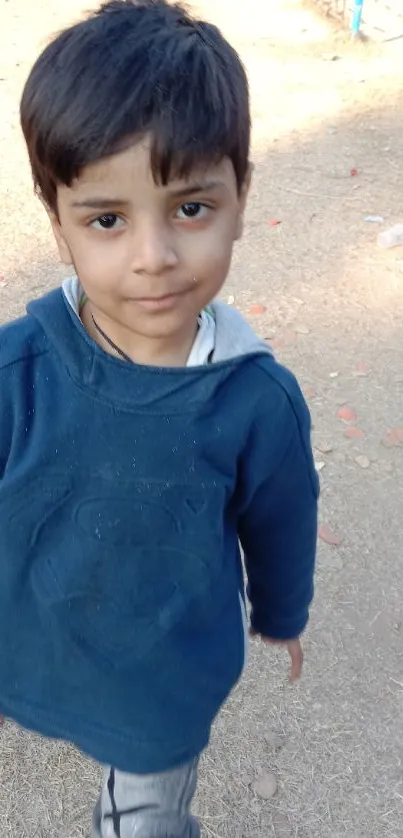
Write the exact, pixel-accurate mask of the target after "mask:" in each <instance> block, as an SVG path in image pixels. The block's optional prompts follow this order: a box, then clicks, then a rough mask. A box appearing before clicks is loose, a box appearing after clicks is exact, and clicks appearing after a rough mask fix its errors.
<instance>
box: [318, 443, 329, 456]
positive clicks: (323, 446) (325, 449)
mask: <svg viewBox="0 0 403 838" xmlns="http://www.w3.org/2000/svg"><path fill="white" fill-rule="evenodd" d="M315 448H316V450H317V451H319V452H320V453H321V454H331V453H332V451H333V445H331V443H330V442H316V443H315Z"/></svg>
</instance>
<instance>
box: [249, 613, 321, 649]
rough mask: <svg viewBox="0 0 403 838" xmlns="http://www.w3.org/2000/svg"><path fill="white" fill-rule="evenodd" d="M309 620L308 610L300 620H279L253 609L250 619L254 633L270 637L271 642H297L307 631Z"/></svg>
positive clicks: (300, 616)
mask: <svg viewBox="0 0 403 838" xmlns="http://www.w3.org/2000/svg"><path fill="white" fill-rule="evenodd" d="M308 620H309V612H308V610H307V611H305V612H304V613H303V614H301V615H299V616H298V618H295V617H293V618H292V620H278V619H273V618H270V616H268V615H267V614H262V613H259V612H258V611H256V610H255V609H252V613H251V618H250V622H251V626H252V629H253V631H255V632H256V633H257V634H262V635H263V636H264V637H269V638H270V639H271V640H280V641H281V640H295V638H297V637H299V636H300V635H301V634H302V633H303V632H304V631H305V629H306V626H307V624H308Z"/></svg>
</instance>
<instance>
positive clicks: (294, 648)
mask: <svg viewBox="0 0 403 838" xmlns="http://www.w3.org/2000/svg"><path fill="white" fill-rule="evenodd" d="M249 634H250V636H251V637H260V639H261V640H263V643H266V644H267V645H268V646H285V647H286V649H287V651H288V654H289V656H290V659H291V672H290V681H297V680H298V678H300V677H301V673H302V666H303V663H304V653H303V651H302V646H301V641H300V639H299V637H296V638H295V640H274V639H273V638H271V637H265V636H264V635H263V634H260V635H259V634H258V632H256V631H254V629H252V628H251V629H249Z"/></svg>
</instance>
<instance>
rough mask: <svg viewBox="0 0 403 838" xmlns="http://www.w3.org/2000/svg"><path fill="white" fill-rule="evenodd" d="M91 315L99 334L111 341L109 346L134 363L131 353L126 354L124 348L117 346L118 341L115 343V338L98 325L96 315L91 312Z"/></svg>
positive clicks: (125, 359)
mask: <svg viewBox="0 0 403 838" xmlns="http://www.w3.org/2000/svg"><path fill="white" fill-rule="evenodd" d="M91 317H92V322H93V324H94V326H95V328H96V330H97V332H99V334H100V335H101V336H102V337H103V339H104V340H106V342H107V343H109V346H111V347H112V349H114V350H115V352H117V353H118V355H120V357H121V358H123V360H124V361H128V362H129V364H134V361H133V359H132V358H130V357H129V355H126V352H123V349H120V348H119V346H117V345H116V343H114V342H113V340H112V339H111V338H110V337H108V335H107V334H106V332H104V330H103V329H101V327H100V326H98V323H97V321H96V320H95V317H94V315H93V314H91Z"/></svg>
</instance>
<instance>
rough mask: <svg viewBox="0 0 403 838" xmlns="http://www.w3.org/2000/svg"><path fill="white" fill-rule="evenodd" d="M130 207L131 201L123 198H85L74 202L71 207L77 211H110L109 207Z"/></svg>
mask: <svg viewBox="0 0 403 838" xmlns="http://www.w3.org/2000/svg"><path fill="white" fill-rule="evenodd" d="M118 205H119V206H120V207H122V206H128V205H129V201H127V200H126V199H123V198H102V196H101V197H100V198H84V199H83V200H82V201H72V203H71V204H70V206H71V207H74V208H75V209H76V208H77V207H78V208H81V209H83V208H86V209H108V208H109V207H116V206H118Z"/></svg>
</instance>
